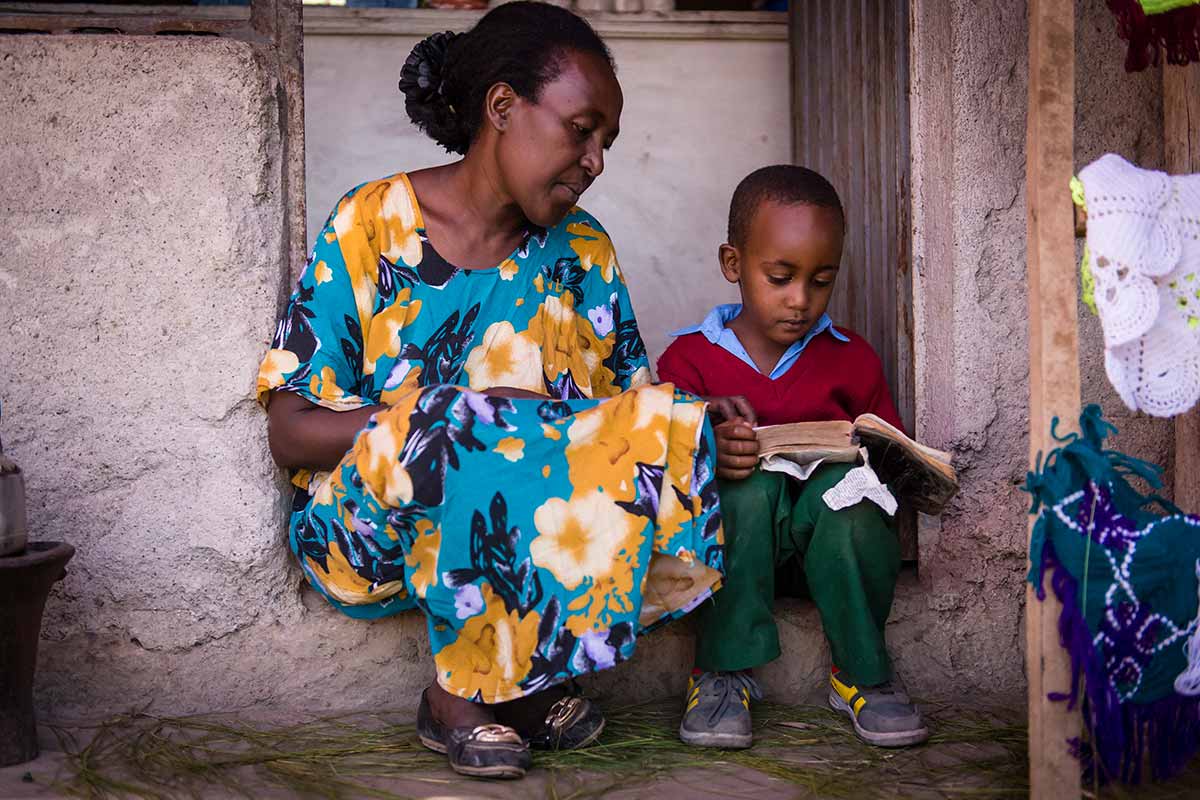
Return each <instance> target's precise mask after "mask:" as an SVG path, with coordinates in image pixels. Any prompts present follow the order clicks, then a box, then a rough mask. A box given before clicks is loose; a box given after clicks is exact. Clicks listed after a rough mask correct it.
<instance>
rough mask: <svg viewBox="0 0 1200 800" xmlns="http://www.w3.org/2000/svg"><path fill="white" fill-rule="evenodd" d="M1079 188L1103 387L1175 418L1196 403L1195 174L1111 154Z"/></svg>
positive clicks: (1199, 192)
mask: <svg viewBox="0 0 1200 800" xmlns="http://www.w3.org/2000/svg"><path fill="white" fill-rule="evenodd" d="M1079 180H1080V181H1081V182H1082V184H1083V194H1084V199H1085V200H1086V203H1087V253H1088V256H1087V257H1088V259H1089V269H1090V273H1091V277H1092V280H1093V281H1094V284H1095V285H1094V291H1093V298H1094V301H1095V305H1096V310H1097V313H1098V314H1099V316H1100V323H1101V325H1102V326H1103V328H1104V368H1105V371H1106V372H1107V374H1108V379H1109V380H1110V381H1111V382H1112V385H1113V387H1114V388H1116V390H1117V393H1118V394H1119V395H1120V396H1121V400H1122V401H1124V403H1125V405H1127V406H1129V408H1130V409H1132V410H1134V411H1145V412H1147V413H1149V414H1153V415H1155V416H1159V417H1170V416H1174V415H1176V414H1182V413H1183V412H1185V411H1187V410H1188V409H1189V408H1191V407H1192V406H1193V405H1195V404H1196V401H1197V400H1200V175H1178V176H1174V177H1172V176H1170V175H1167V174H1166V173H1165V172H1154V171H1152V170H1146V169H1139V168H1137V167H1135V166H1133V165H1132V164H1130V163H1129V162H1128V161H1126V160H1125V159H1123V158H1121V157H1120V156H1117V155H1113V154H1111V153H1109V154H1108V155H1105V156H1102V157H1100V158H1099V159H1098V160H1096V161H1094V162H1093V163H1091V164H1089V165H1088V166H1086V167H1084V168H1083V169H1082V170H1080V171H1079Z"/></svg>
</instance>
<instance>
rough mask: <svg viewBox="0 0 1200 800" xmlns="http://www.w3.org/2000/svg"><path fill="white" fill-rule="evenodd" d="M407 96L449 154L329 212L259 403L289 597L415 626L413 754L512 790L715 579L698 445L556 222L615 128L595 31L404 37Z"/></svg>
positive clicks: (535, 13) (589, 726)
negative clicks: (302, 593)
mask: <svg viewBox="0 0 1200 800" xmlns="http://www.w3.org/2000/svg"><path fill="white" fill-rule="evenodd" d="M401 77H402V79H401V82H400V87H401V89H402V91H403V92H404V94H405V96H406V101H405V105H406V108H407V110H408V113H409V116H410V117H411V118H412V119H413V121H414V122H415V123H416V124H417V125H418V126H419V127H420V128H421V129H422V130H424V131H425V132H426V133H428V134H429V135H430V136H431V137H433V138H434V139H435V140H436V141H437V142H439V143H440V144H442V145H443V146H444V147H445V148H446V149H447V150H448V151H451V152H455V153H459V154H462V155H463V158H462V159H461V160H460V161H457V162H455V163H453V164H449V165H446V166H442V167H435V168H432V169H423V170H419V171H416V172H412V173H408V174H397V175H393V176H391V177H388V178H384V179H381V180H377V181H372V182H369V183H366V184H363V185H362V186H360V187H358V188H357V189H354V190H353V191H351V192H350V193H348V194H347V195H346V196H345V197H344V198H342V200H341V201H340V202H339V203H338V205H337V208H336V209H335V210H334V211H333V213H332V214H331V215H330V217H329V220H328V222H327V223H326V225H325V227H324V228H323V229H322V230H321V231H319V232H318V234H317V243H316V246H315V248H314V250H313V253H312V256H311V258H310V259H309V263H308V267H307V269H306V270H305V273H304V275H303V277H302V278H301V280H300V282H299V284H298V286H297V288H296V291H295V294H294V295H293V296H292V300H291V303H290V305H289V306H288V309H287V311H286V312H285V314H284V317H283V319H282V321H281V322H280V325H279V329H278V332H277V334H276V337H275V340H274V343H273V345H272V349H271V351H270V352H269V353H268V354H267V356H266V358H265V359H264V361H263V365H262V368H261V371H260V374H259V382H258V392H259V397H260V400H261V401H262V402H263V403H264V404H267V405H268V413H269V419H270V443H271V449H272V453H273V455H274V457H275V460H276V461H277V462H278V463H279V464H280V465H281V466H283V467H287V468H290V469H293V470H295V477H294V482H295V483H296V484H297V486H298V487H299V489H298V491H297V493H296V500H295V504H294V509H293V514H292V519H291V526H290V533H291V535H290V541H291V546H292V549H293V551H294V552H295V554H296V557H297V559H298V560H299V562H300V565H301V567H302V569H303V571H304V574H305V577H306V578H307V579H308V581H309V582H310V583H311V584H312V585H313V586H314V587H315V588H316V589H317V590H318V591H320V592H321V593H322V594H323V595H324V596H325V597H326V598H327V599H328V600H329V602H330V603H332V604H333V605H334V606H335V607H337V608H338V609H339V610H341V611H343V612H344V613H346V614H348V615H350V616H353V617H359V618H377V617H381V616H385V615H388V614H394V613H397V612H399V611H402V610H405V609H408V608H414V607H416V608H420V609H421V611H422V612H423V613H424V614H425V615H426V617H427V618H428V622H429V636H430V640H431V644H432V649H433V652H434V661H435V665H436V667H437V681H436V683H435V684H434V685H432V686H430V687H429V688H428V689H427V690H426V691H425V693H424V695H423V697H422V700H421V705H420V710H419V712H418V730H419V733H420V736H421V741H422V742H423V743H425V744H426V745H427V746H428V747H430V748H432V749H435V750H438V751H439V752H446V753H447V755H448V758H449V761H450V764H451V766H452V767H453V768H454V769H455V770H456V771H458V772H460V773H463V774H467V775H476V776H485V777H519V776H521V775H523V774H524V773H525V771H526V769H528V767H529V765H530V754H529V749H528V748H529V744H530V743H532V744H533V745H535V746H547V747H577V746H583V745H585V744H588V743H590V742H591V741H593V740H594V739H595V738H596V737H597V736H598V735H599V733H600V729H601V728H602V727H603V717H601V716H600V714H599V712H598V711H596V709H595V708H593V707H592V705H591V704H590V703H589V702H588V701H587V700H585V699H583V698H581V697H573V696H571V695H570V694H569V693H568V692H567V691H566V690H565V689H564V688H563V684H564V682H569V681H570V679H571V678H573V677H574V676H577V675H581V674H585V673H588V672H593V671H596V670H600V669H604V668H606V667H609V666H612V665H614V664H616V663H619V662H620V661H623V660H625V659H627V658H628V657H629V656H630V655H631V654H632V652H633V648H634V644H635V637H636V635H637V634H638V633H640V632H642V631H644V630H645V629H646V628H647V627H648V626H651V625H653V624H655V623H657V622H660V621H664V620H666V619H669V618H671V617H673V616H677V615H679V614H681V613H685V612H686V611H687V610H689V609H690V608H692V607H694V606H695V605H696V604H697V603H699V602H700V601H701V600H703V599H704V598H705V597H707V596H708V595H709V594H711V592H712V590H713V589H714V588H715V587H716V586H717V585H718V584H719V580H720V570H721V554H722V549H721V532H720V521H719V515H718V513H717V510H716V506H717V500H716V492H715V484H714V483H713V481H712V477H713V456H712V453H713V450H712V438H711V435H712V434H711V428H710V427H709V426H708V424H707V423H706V421H705V416H704V406H703V404H702V403H700V402H697V401H696V400H695V398H692V397H690V396H685V395H682V394H681V395H676V394H675V393H674V391H673V388H672V387H671V386H670V385H659V386H654V385H650V383H649V370H648V368H647V361H646V354H645V348H644V347H643V345H642V341H641V338H640V336H639V334H638V331H637V324H636V321H635V320H634V317H633V311H632V307H631V305H630V302H629V297H628V295H627V293H626V290H625V285H624V282H623V280H622V278H621V273H620V270H619V268H618V266H617V262H616V257H615V255H614V252H613V249H612V244H611V242H610V241H609V239H608V236H607V235H606V234H605V233H604V229H603V228H602V227H601V226H600V224H599V223H598V222H596V220H595V219H593V218H592V217H591V216H590V215H588V214H587V213H586V212H584V211H582V210H581V209H579V208H577V207H576V206H575V203H576V201H577V200H578V199H579V196H580V195H582V194H583V193H584V192H585V191H586V190H587V188H588V186H590V185H591V183H592V181H593V180H595V178H596V177H597V176H599V175H600V173H601V171H602V170H603V169H604V150H605V149H606V148H608V147H609V146H611V145H612V143H613V141H614V140H615V139H616V138H617V132H618V125H619V120H620V114H621V104H622V97H621V88H620V85H619V84H618V83H617V80H616V76H615V74H614V71H613V64H612V58H611V56H610V55H609V52H608V49H607V48H606V47H605V45H604V43H603V42H602V41H601V40H600V39H599V37H597V36H596V34H595V32H594V31H592V29H591V28H590V27H589V26H588V25H587V23H585V22H584V21H582V20H581V19H579V18H578V17H576V16H574V15H573V14H571V13H570V12H568V11H564V10H563V9H560V8H557V7H554V6H550V5H545V4H541V3H531V2H516V3H510V4H507V5H503V6H500V7H499V8H497V9H495V10H494V11H492V12H490V13H489V14H488V15H486V16H485V17H484V18H483V19H481V20H480V22H479V23H478V25H477V26H476V27H475V28H474V29H472V30H471V31H470V32H469V33H467V34H464V35H457V36H456V35H453V34H448V33H447V34H437V35H435V36H432V37H430V38H429V39H426V40H425V41H424V42H422V43H421V44H419V45H418V46H417V47H416V48H414V50H413V53H412V55H411V56H410V57H409V59H408V61H407V62H406V63H405V65H404V68H403V70H402V72H401ZM604 398H613V399H610V400H607V401H605V400H604ZM360 432H361V435H360Z"/></svg>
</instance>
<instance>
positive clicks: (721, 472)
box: [713, 417, 758, 481]
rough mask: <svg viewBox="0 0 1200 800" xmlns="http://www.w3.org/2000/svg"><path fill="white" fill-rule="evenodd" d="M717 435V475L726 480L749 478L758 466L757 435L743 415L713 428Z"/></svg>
mask: <svg viewBox="0 0 1200 800" xmlns="http://www.w3.org/2000/svg"><path fill="white" fill-rule="evenodd" d="M713 433H715V434H716V437H717V477H718V478H721V479H722V480H726V481H740V480H742V479H744V478H749V477H750V473H752V472H754V468H755V467H756V466H758V437H757V436H756V435H755V434H754V428H753V427H752V426H751V425H750V423H749V421H748V420H746V419H745V418H743V417H733V418H731V419H728V420H726V421H725V422H722V423H721V424H720V425H718V426H716V427H715V428H713Z"/></svg>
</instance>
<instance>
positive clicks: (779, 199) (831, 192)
mask: <svg viewBox="0 0 1200 800" xmlns="http://www.w3.org/2000/svg"><path fill="white" fill-rule="evenodd" d="M767 201H771V202H775V203H781V204H783V205H809V206H820V207H821V208H836V209H837V210H838V216H840V217H841V218H842V222H843V223H845V221H846V214H845V211H843V210H842V200H841V198H840V197H838V193H837V190H836V189H834V188H833V184H831V183H830V182H829V181H827V180H826V179H825V177H824V176H822V175H821V174H820V173H819V172H814V171H813V170H811V169H808V168H807V167H797V166H794V165H792V164H776V165H774V166H770V167H762V168H760V169H756V170H754V172H751V173H750V174H749V175H747V176H746V177H745V178H742V182H741V183H739V184H738V186H737V189H735V190H734V191H733V200H732V201H730V203H729V231H728V235H729V243H730V244H732V245H734V246H735V247H740V246H742V245H743V244H745V242H746V237H747V236H748V235H749V233H750V221H751V220H753V219H754V212H755V211H757V210H758V207H759V206H760V205H762V204H763V203H764V202H767Z"/></svg>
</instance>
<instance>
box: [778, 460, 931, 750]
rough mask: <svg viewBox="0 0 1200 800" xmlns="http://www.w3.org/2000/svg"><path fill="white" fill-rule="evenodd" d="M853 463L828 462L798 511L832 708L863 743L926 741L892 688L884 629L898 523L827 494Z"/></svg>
mask: <svg viewBox="0 0 1200 800" xmlns="http://www.w3.org/2000/svg"><path fill="white" fill-rule="evenodd" d="M851 468H852V465H845V464H836V465H827V466H825V467H823V468H821V469H819V470H818V471H817V472H816V473H814V474H813V476H812V477H811V478H810V479H809V480H808V481H806V482H805V484H804V487H803V489H802V490H801V492H800V495H799V497H798V499H797V501H796V505H795V508H794V510H793V524H794V535H795V536H796V545H797V547H798V549H800V552H801V554H802V557H803V559H804V574H805V578H806V580H807V583H808V589H809V592H810V593H811V595H812V598H813V602H814V603H815V604H816V606H817V611H818V613H819V614H820V616H821V624H822V626H823V627H824V629H825V638H826V639H827V640H828V641H829V650H830V653H831V655H832V657H833V663H834V665H835V666H836V668H837V669H838V670H839V671H838V672H837V673H835V674H833V675H831V678H830V681H831V684H832V691H831V693H830V704H831V705H833V706H834V707H835V708H836V709H838V710H840V711H842V712H843V713H845V714H847V715H848V716H849V717H850V719H851V720H852V721H853V723H854V729H855V732H856V733H857V734H858V735H859V736H860V737H861V738H862V739H864V740H865V741H867V742H869V743H871V744H876V745H881V746H885V747H895V746H902V745H909V744H916V743H918V742H922V741H924V740H925V739H927V738H928V737H929V732H928V730H927V729H926V728H925V725H924V722H923V721H922V719H921V714H920V712H919V711H918V710H917V709H916V707H915V706H913V705H912V703H911V702H910V701H909V699H908V697H907V695H905V694H904V692H903V691H902V690H900V689H898V688H897V687H896V686H894V685H893V684H892V683H891V680H892V666H891V660H890V659H889V657H888V652H887V644H886V642H885V640H884V627H885V625H886V624H887V618H888V614H890V613H891V610H892V599H893V597H894V596H895V591H896V578H897V577H898V575H899V573H900V544H899V542H898V541H897V539H896V532H895V525H894V522H893V520H892V518H891V517H889V516H888V515H887V514H886V513H885V512H884V511H883V510H882V509H881V508H879V507H878V506H877V505H875V504H874V503H872V502H871V501H869V500H864V501H862V502H860V503H857V504H855V505H853V506H849V507H848V508H843V509H840V510H838V511H834V510H833V509H831V508H829V506H828V505H826V504H825V500H824V498H823V497H822V495H824V494H825V492H826V491H828V490H829V489H831V488H833V487H834V486H835V485H837V483H838V482H839V481H841V479H842V478H843V477H845V475H846V473H847V472H849V471H850V469H851Z"/></svg>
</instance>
